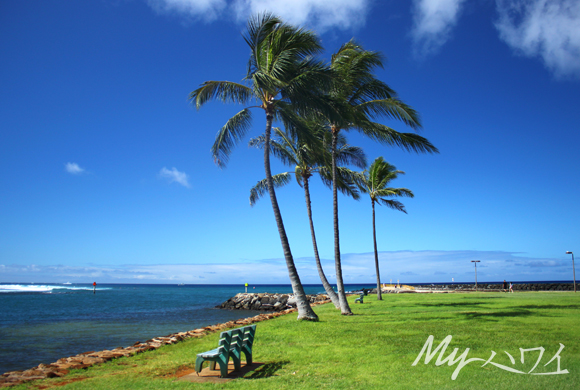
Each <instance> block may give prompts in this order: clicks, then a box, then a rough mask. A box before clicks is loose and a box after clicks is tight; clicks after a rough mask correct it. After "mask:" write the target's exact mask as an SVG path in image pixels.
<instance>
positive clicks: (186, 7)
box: [147, 0, 227, 22]
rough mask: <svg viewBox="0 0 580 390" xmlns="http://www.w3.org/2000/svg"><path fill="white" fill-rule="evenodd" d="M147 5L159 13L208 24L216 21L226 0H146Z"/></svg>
mask: <svg viewBox="0 0 580 390" xmlns="http://www.w3.org/2000/svg"><path fill="white" fill-rule="evenodd" d="M147 3H148V4H149V6H150V7H151V8H153V9H154V10H155V11H157V12H160V13H161V12H165V13H172V12H175V13H178V14H183V15H187V16H190V17H193V18H196V19H197V18H199V19H204V20H206V21H208V22H209V21H212V20H215V19H217V17H218V16H219V15H220V13H221V12H222V11H223V10H224V8H225V7H226V5H227V2H226V0H147Z"/></svg>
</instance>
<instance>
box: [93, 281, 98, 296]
mask: <svg viewBox="0 0 580 390" xmlns="http://www.w3.org/2000/svg"><path fill="white" fill-rule="evenodd" d="M96 293H97V282H93V294H96Z"/></svg>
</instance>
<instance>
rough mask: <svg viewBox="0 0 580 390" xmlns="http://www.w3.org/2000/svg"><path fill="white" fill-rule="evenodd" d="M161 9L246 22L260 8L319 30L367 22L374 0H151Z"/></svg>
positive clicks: (342, 27) (197, 16)
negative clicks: (371, 2)
mask: <svg viewBox="0 0 580 390" xmlns="http://www.w3.org/2000/svg"><path fill="white" fill-rule="evenodd" d="M147 3H148V4H149V5H150V6H151V8H153V9H154V10H156V11H157V12H164V13H168V12H169V13H180V14H182V15H185V16H187V17H193V18H195V19H201V20H205V21H212V20H215V19H216V18H218V17H224V16H225V17H228V18H232V19H235V20H237V21H238V22H243V23H245V22H246V20H247V19H248V17H249V16H250V15H252V14H255V13H257V12H263V11H270V12H272V13H274V14H275V15H278V16H280V17H281V18H283V19H284V20H285V21H287V22H289V23H292V24H296V25H301V26H309V27H310V28H314V29H316V30H317V31H318V32H319V33H320V32H323V31H325V30H327V29H329V28H331V27H336V28H340V29H350V28H353V27H358V26H361V25H363V24H364V22H365V17H366V14H367V11H368V9H369V3H370V0H334V1H328V0H274V1H273V0H228V1H226V0H147Z"/></svg>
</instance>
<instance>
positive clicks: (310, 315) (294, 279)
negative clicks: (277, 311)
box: [264, 112, 318, 321]
mask: <svg viewBox="0 0 580 390" xmlns="http://www.w3.org/2000/svg"><path fill="white" fill-rule="evenodd" d="M273 120H274V116H273V115H272V113H270V112H267V113H266V133H265V142H264V169H265V170H266V183H267V186H268V192H269V193H270V200H271V202H272V210H273V211H274V217H275V218H276V225H278V233H279V234H280V241H281V243H282V249H283V251H284V259H285V260H286V266H287V267H288V275H289V276H290V283H291V284H292V291H293V292H294V296H295V297H296V307H297V308H298V319H299V320H309V321H318V316H317V315H316V313H315V312H314V310H312V307H310V303H308V300H307V299H306V294H305V293H304V288H303V287H302V283H301V282H300V277H299V276H298V271H296V266H295V265H294V259H293V258H292V252H291V251H290V244H289V243H288V237H287V236H286V230H285V229H284V222H283V221H282V214H280V208H279V207H278V200H277V199H276V193H275V192H274V182H273V180H272V172H271V170H270V134H271V131H272V122H273Z"/></svg>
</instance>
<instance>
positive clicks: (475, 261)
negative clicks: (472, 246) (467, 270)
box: [471, 260, 480, 291]
mask: <svg viewBox="0 0 580 390" xmlns="http://www.w3.org/2000/svg"><path fill="white" fill-rule="evenodd" d="M471 262H472V263H475V264H474V265H475V291H477V263H480V261H479V260H471Z"/></svg>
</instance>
